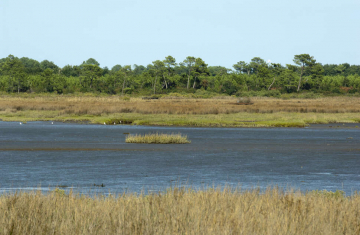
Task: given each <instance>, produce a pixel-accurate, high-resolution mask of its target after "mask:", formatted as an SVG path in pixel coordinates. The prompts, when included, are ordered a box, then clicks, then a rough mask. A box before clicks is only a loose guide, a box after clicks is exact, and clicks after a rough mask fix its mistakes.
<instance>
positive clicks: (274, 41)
mask: <svg viewBox="0 0 360 235" xmlns="http://www.w3.org/2000/svg"><path fill="white" fill-rule="evenodd" d="M0 8H1V9H0V27H1V28H0V58H3V57H7V56H8V55H9V54H13V55H15V56H17V57H29V58H33V59H36V60H38V61H42V60H44V59H48V60H50V61H53V62H54V63H55V64H57V65H58V66H61V67H63V66H64V65H66V64H71V65H78V64H80V63H82V62H83V61H84V60H86V59H88V58H90V57H92V58H95V59H96V60H97V61H98V62H99V63H100V66H101V67H104V66H108V67H109V68H111V67H112V66H113V65H115V64H121V65H128V64H131V65H133V64H138V65H147V64H149V63H151V62H152V61H154V60H158V59H160V60H162V59H164V58H165V56H168V55H172V56H173V57H175V58H176V60H177V62H180V61H183V60H184V59H185V57H187V56H195V57H201V58H202V59H203V60H204V61H205V62H206V63H207V64H209V65H212V66H215V65H221V66H225V67H228V68H232V65H233V64H235V63H236V62H238V61H240V60H243V61H250V60H251V59H252V58H253V57H255V56H259V57H261V58H263V59H265V60H271V61H272V62H277V63H281V64H283V65H285V64H288V63H292V59H293V57H294V55H296V54H303V53H307V54H310V55H312V56H314V57H315V59H317V61H318V62H321V63H323V64H326V63H330V64H332V63H334V64H339V63H345V62H347V63H350V64H360V0H339V1H335V0H302V1H293V0H271V1H270V0H238V1H235V0H223V1H215V0H182V1H165V0H151V1H145V0H131V1H130V0H128V1H124V0H118V1H116V0H102V1H93V0H86V1H85V0H71V1H70V0H62V1H53V0H31V1H30V0H0Z"/></svg>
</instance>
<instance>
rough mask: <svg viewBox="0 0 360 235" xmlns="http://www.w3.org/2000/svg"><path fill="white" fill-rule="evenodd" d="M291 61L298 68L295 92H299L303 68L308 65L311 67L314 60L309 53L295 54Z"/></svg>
mask: <svg viewBox="0 0 360 235" xmlns="http://www.w3.org/2000/svg"><path fill="white" fill-rule="evenodd" d="M293 61H294V63H295V64H296V65H298V70H299V71H300V78H299V84H298V87H297V92H299V90H300V86H301V82H302V76H303V75H304V73H305V69H306V68H308V67H312V66H313V65H314V64H315V62H316V60H315V59H314V57H313V56H310V55H309V54H300V55H295V56H294V60H293Z"/></svg>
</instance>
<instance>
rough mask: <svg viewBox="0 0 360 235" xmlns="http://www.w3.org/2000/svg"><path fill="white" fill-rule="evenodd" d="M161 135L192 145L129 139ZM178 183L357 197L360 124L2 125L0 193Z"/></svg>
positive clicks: (140, 187) (157, 188) (149, 187)
mask: <svg viewBox="0 0 360 235" xmlns="http://www.w3.org/2000/svg"><path fill="white" fill-rule="evenodd" d="M329 126H332V127H329ZM156 132H158V133H182V134H185V135H187V136H188V138H189V139H190V140H191V144H185V145H176V144H171V145H154V144H152V145H150V144H127V143H125V137H126V134H124V133H131V134H144V133H156ZM100 185H103V186H104V187H99V186H100ZM176 185H177V186H188V187H193V188H196V189H201V188H206V187H223V186H226V185H227V186H230V187H241V188H242V189H250V188H254V187H259V188H260V189H265V188H266V187H268V186H279V187H283V188H289V187H291V188H295V189H300V190H302V191H306V190H316V189H317V190H323V189H326V190H331V191H335V190H337V189H339V190H343V191H345V192H346V195H351V194H353V193H354V192H355V191H359V190H360V129H358V128H355V124H354V125H351V124H346V125H343V124H333V125H317V126H312V127H309V128H181V127H148V126H129V125H111V126H109V125H84V124H71V123H70V124H69V123H60V122H55V123H54V124H51V122H28V123H27V124H23V125H20V124H19V122H0V193H4V192H14V191H16V190H23V191H24V190H25V191H26V190H34V189H40V190H43V191H47V190H53V189H54V188H55V187H56V186H60V187H64V189H65V190H70V188H72V189H73V190H75V191H78V192H81V193H103V194H107V193H109V192H110V193H123V192H141V191H145V192H149V191H162V190H165V189H166V188H169V187H171V186H176Z"/></svg>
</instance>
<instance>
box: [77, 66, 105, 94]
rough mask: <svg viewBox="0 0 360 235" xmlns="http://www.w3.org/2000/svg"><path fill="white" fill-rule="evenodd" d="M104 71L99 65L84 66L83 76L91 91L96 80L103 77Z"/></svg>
mask: <svg viewBox="0 0 360 235" xmlns="http://www.w3.org/2000/svg"><path fill="white" fill-rule="evenodd" d="M102 73H103V71H102V69H101V68H100V67H99V66H98V65H94V64H84V65H83V66H82V76H84V77H85V79H86V81H87V83H88V84H89V87H90V89H92V88H93V84H94V82H95V80H96V79H98V78H99V77H100V76H101V75H102Z"/></svg>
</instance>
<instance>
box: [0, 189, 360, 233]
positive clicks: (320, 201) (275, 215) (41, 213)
mask: <svg viewBox="0 0 360 235" xmlns="http://www.w3.org/2000/svg"><path fill="white" fill-rule="evenodd" d="M359 209H360V195H359V194H358V193H354V194H353V195H352V196H349V197H346V196H344V194H343V192H341V191H336V192H329V191H310V192H307V193H301V192H298V191H294V190H289V191H286V192H285V191H283V190H281V189H278V188H268V189H267V190H266V191H265V192H260V190H258V189H253V190H247V191H244V190H241V189H231V188H225V189H216V188H209V189H205V190H194V189H191V188H181V187H180V188H179V187H175V188H171V189H168V190H166V191H164V192H157V193H151V194H147V195H146V194H135V193H124V194H121V195H110V196H103V195H96V196H93V197H89V196H84V195H78V194H74V193H73V192H72V191H70V192H69V193H66V192H65V191H64V190H61V189H56V190H54V191H52V192H50V193H48V194H42V193H41V192H28V193H25V192H17V193H10V194H2V195H0V214H1V216H0V234H47V233H55V234H359V232H360V217H359Z"/></svg>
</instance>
